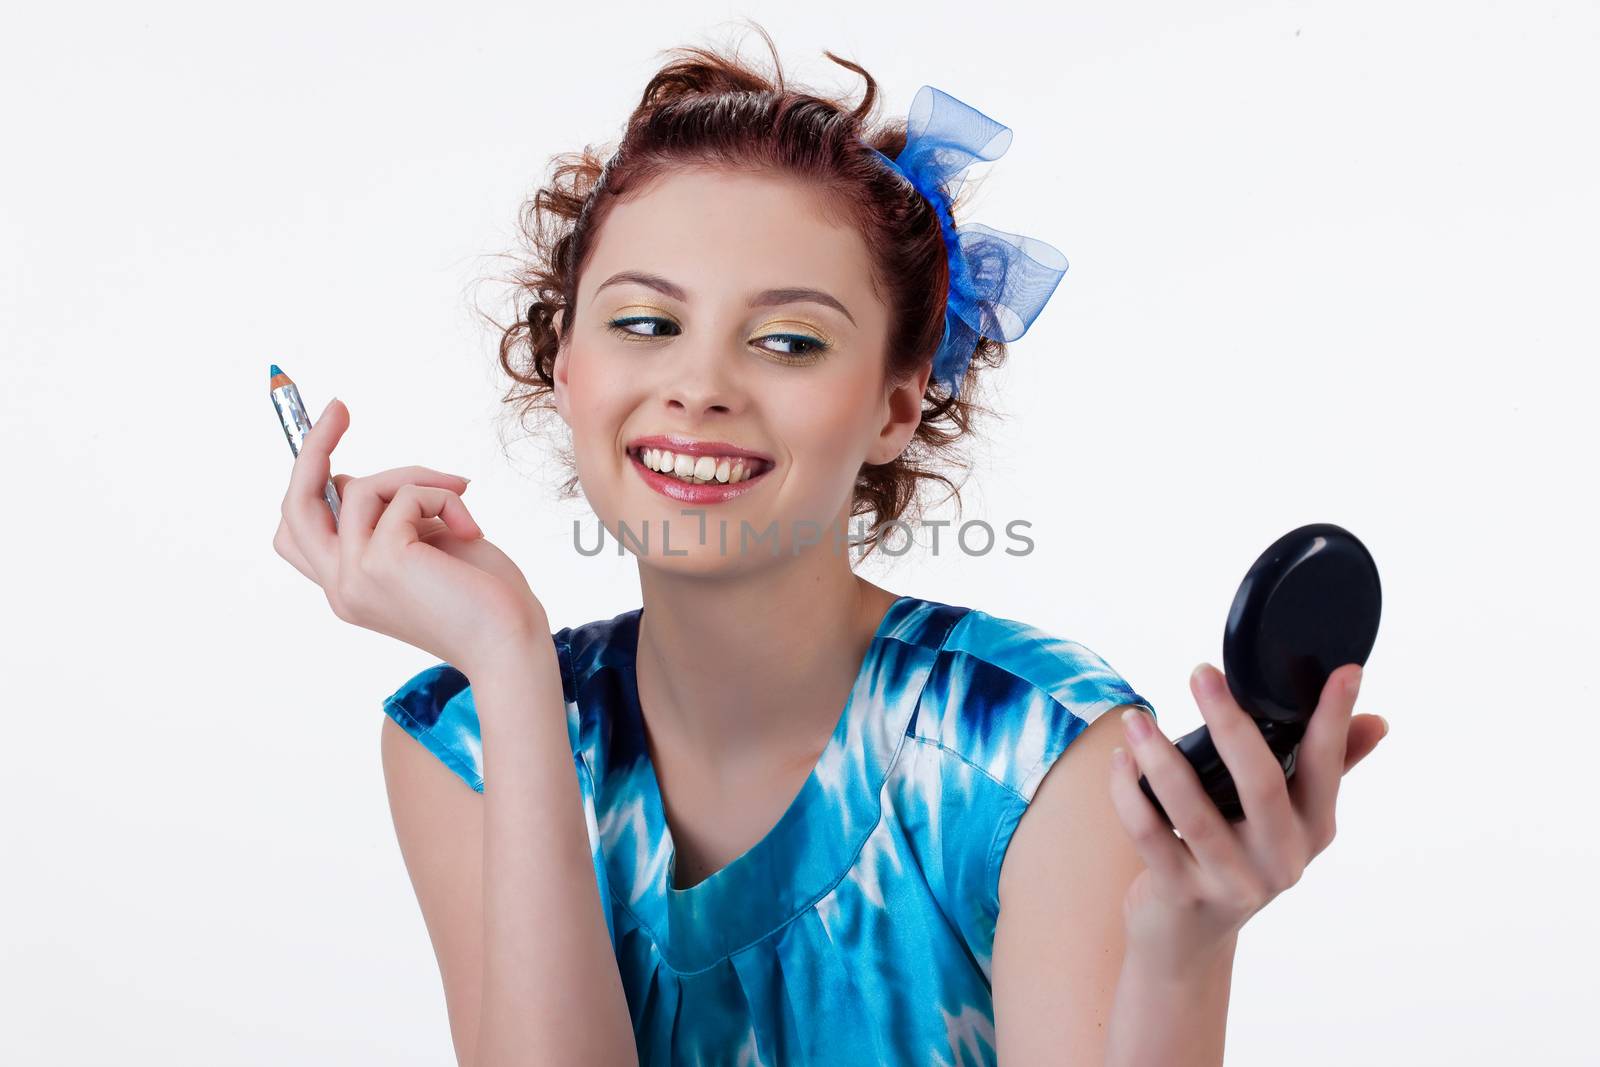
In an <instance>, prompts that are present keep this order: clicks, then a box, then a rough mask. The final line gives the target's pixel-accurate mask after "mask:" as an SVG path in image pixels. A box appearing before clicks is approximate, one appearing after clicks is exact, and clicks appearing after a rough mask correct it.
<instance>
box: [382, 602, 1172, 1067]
mask: <svg viewBox="0 0 1600 1067" xmlns="http://www.w3.org/2000/svg"><path fill="white" fill-rule="evenodd" d="M642 611H643V609H634V610H633V611H629V612H626V613H624V614H621V615H618V616H616V617H615V618H612V619H609V620H602V621H597V622H592V623H589V624H587V625H584V626H578V627H575V628H574V627H568V628H565V629H562V630H560V631H558V632H557V633H555V634H554V635H553V637H554V640H555V643H556V648H557V652H558V655H559V659H560V663H561V675H562V677H561V682H562V688H563V690H564V694H565V698H566V709H567V727H568V734H569V737H570V739H571V742H572V747H573V753H574V762H575V766H576V769H577V777H578V783H579V792H580V794H581V797H582V803H583V805H584V808H585V815H586V817H587V821H588V827H589V840H590V844H591V846H592V848H593V855H594V869H595V877H596V878H597V880H598V881H599V885H600V899H601V900H602V901H604V902H605V905H606V923H607V927H608V929H609V930H610V933H611V939H612V945H613V947H614V949H615V951H616V958H617V966H618V968H619V970H620V972H621V975H622V982H623V986H624V988H625V989H626V991H627V997H628V1005H629V1008H630V1010H631V1013H632V1016H633V1027H634V1034H635V1038H636V1041H637V1044H638V1048H639V1058H640V1062H641V1064H646V1065H649V1064H669V1063H670V1064H743V1065H754V1064H767V1065H777V1064H827V1065H829V1067H848V1065H854V1064H871V1065H873V1067H878V1065H881V1064H993V1063H994V1062H995V1052H994V1038H995V1034H994V1008H993V1000H992V997H991V994H990V953H991V949H992V948H993V944H994V930H995V920H996V917H997V916H998V913H999V901H998V896H997V894H998V888H999V876H1000V864H1001V860H1002V858H1003V857H1004V855H1005V851H1006V846H1007V844H1008V842H1009V841H1010V839H1011V835H1012V833H1013V831H1014V830H1015V829H1016V826H1017V822H1018V820H1019V819H1020V818H1021V816H1022V813H1023V811H1024V810H1025V809H1026V808H1027V806H1028V803H1029V801H1030V800H1031V799H1032V798H1033V795H1034V791H1035V790H1036V789H1037V788H1038V785H1039V782H1040V780H1041V779H1042V778H1043V777H1044V774H1045V772H1046V771H1047V770H1048V769H1049V768H1050V766H1051V764H1052V763H1053V762H1054V761H1055V759H1056V758H1057V757H1058V756H1060V755H1061V753H1062V751H1063V750H1064V749H1065V748H1066V747H1067V745H1069V744H1070V743H1071V742H1072V740H1073V738H1075V737H1076V736H1077V735H1078V734H1079V733H1080V732H1082V730H1083V729H1084V727H1085V726H1086V725H1087V724H1088V723H1090V722H1092V721H1093V720H1094V719H1095V718H1097V717H1098V716H1100V715H1102V714H1104V713H1105V712H1106V711H1107V710H1109V709H1110V708H1113V707H1115V706H1117V705H1119V704H1142V705H1144V706H1145V707H1147V708H1151V710H1152V712H1153V711H1154V709H1153V708H1152V707H1151V705H1150V702H1149V701H1147V700H1145V699H1144V698H1143V697H1141V696H1140V695H1139V694H1138V693H1136V692H1134V691H1133V690H1132V689H1131V688H1130V687H1129V686H1128V683H1127V682H1125V681H1124V680H1123V679H1122V678H1121V677H1120V676H1119V675H1118V674H1117V673H1116V672H1115V671H1113V670H1112V669H1111V668H1110V667H1109V666H1108V665H1107V664H1106V662H1105V661H1104V660H1102V659H1101V658H1100V657H1099V656H1097V655H1096V654H1095V653H1094V652H1092V651H1090V650H1089V649H1088V648H1086V647H1085V646H1083V645H1081V644H1077V643H1076V642H1072V641H1065V640H1061V639H1058V638H1055V637H1052V636H1050V635H1048V634H1046V633H1044V632H1041V631H1040V630H1038V629H1035V628H1033V627H1031V626H1028V625H1026V624H1024V623H1020V622H1015V621H1012V620H1009V619H1003V618H998V617H996V616H993V615H989V614H986V613H985V612H982V611H978V610H976V609H971V608H964V607H955V606H952V605H949V604H941V603H937V602H934V601H929V600H923V599H919V598H917V597H911V596H902V597H900V598H899V599H898V600H896V601H895V602H894V603H893V605H892V606H891V607H890V608H889V610H888V612H887V613H886V614H885V616H884V618H883V621H882V622H881V623H880V625H879V627H878V630H877V632H876V634H875V635H874V637H873V640H872V644H871V646H870V648H869V650H868V652H867V654H866V657H865V659H864V661H863V663H862V666H861V670H860V673H859V675H858V676H857V679H856V682H855V686H854V689H853V690H852V692H851V694H850V697H849V699H848V701H847V702H846V705H845V708H844V711H843V714H842V715H841V717H840V719H839V722H838V725H837V727H836V729H835V730H834V732H833V736H832V738H831V740H830V741H829V742H828V745H827V747H826V749H825V750H824V751H823V753H822V755H821V757H820V758H819V759H818V761H817V764H816V767H815V769H814V770H813V771H812V773H811V775H810V777H809V778H807V780H806V782H805V784H804V786H802V787H801V789H800V792H799V793H798V795H797V796H796V797H795V799H794V801H793V802H792V804H791V805H790V807H789V808H788V810H787V811H786V812H785V813H784V815H783V817H782V818H781V819H779V821H778V823H777V825H776V826H774V827H773V828H772V829H771V831H769V832H768V833H767V835H766V836H765V837H763V838H762V839H761V840H760V841H758V842H757V843H756V844H755V845H754V846H752V847H751V848H750V849H749V850H748V851H747V852H745V853H744V854H743V855H741V856H739V857H738V858H737V859H735V860H734V861H733V862H732V863H730V864H729V865H728V866H726V867H724V868H723V869H722V870H720V871H718V872H716V873H715V874H713V875H711V876H710V877H709V878H707V879H705V880H704V881H702V882H700V883H699V884H698V885H694V886H691V887H689V888H687V889H677V888H674V887H673V849H672V839H671V836H670V835H669V833H668V830H667V825H666V821H665V819H664V817H663V814H662V802H661V794H660V792H659V790H658V786H657V782H656V777H655V772H654V771H653V770H652V768H651V765H650V758H649V755H648V754H647V751H646V748H645V734H644V725H643V719H642V718H641V715H640V710H639V698H638V691H637V688H636V685H635V679H634V650H635V647H636V642H637V639H638V631H639V619H640V616H641V614H642ZM384 710H385V712H387V714H388V715H390V716H391V717H392V718H393V719H394V720H395V721H396V722H397V723H399V724H400V725H401V726H402V727H404V728H405V729H406V730H407V731H408V732H409V733H411V734H412V735H413V736H415V737H416V738H417V739H418V740H419V741H421V742H422V744H423V745H425V746H426V747H427V748H428V749H429V750H430V751H431V752H433V753H434V754H435V755H436V756H438V758H439V759H440V760H442V761H443V762H444V763H445V764H446V765H447V766H449V767H450V769H451V770H453V771H454V772H455V773H456V774H458V775H460V776H461V778H463V779H464V780H465V781H466V782H467V784H469V785H470V786H472V788H473V789H476V790H479V791H482V789H483V787H484V783H483V774H482V759H481V755H482V747H481V744H480V737H479V733H478V716H477V711H476V709H475V708H474V706H473V702H472V691H471V689H470V688H469V686H468V683H467V679H466V677H465V676H464V675H462V674H461V672H460V671H458V670H456V669H455V668H454V667H452V666H450V665H449V664H447V663H440V664H437V665H436V666H433V667H430V668H428V669H427V670H424V671H422V672H421V673H420V674H417V675H416V676H414V677H413V678H411V679H410V680H409V681H407V682H406V683H405V684H404V685H403V686H401V688H400V689H399V690H398V691H396V692H395V693H394V694H393V695H392V696H390V697H389V698H387V699H386V700H385V702H384ZM550 918H551V921H552V922H560V921H561V918H560V917H559V916H551V917H550ZM1067 1051H1068V1050H1063V1054H1066V1053H1067Z"/></svg>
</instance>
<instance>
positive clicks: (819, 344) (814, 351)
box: [757, 333, 828, 359]
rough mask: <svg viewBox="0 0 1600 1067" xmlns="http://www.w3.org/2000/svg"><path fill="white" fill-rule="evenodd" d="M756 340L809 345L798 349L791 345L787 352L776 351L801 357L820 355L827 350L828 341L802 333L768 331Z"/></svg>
mask: <svg viewBox="0 0 1600 1067" xmlns="http://www.w3.org/2000/svg"><path fill="white" fill-rule="evenodd" d="M757 340H760V341H782V342H783V343H785V344H788V345H790V346H793V345H796V344H799V345H805V346H809V347H805V348H802V349H798V350H797V349H795V348H793V347H791V348H790V350H789V351H787V352H778V353H777V354H778V355H782V356H796V357H799V358H802V359H803V358H806V357H810V356H817V355H821V354H822V353H823V352H826V351H827V350H828V343H827V342H826V341H819V340H817V338H815V337H809V336H807V335H806V334H803V333H769V334H766V335H764V336H762V337H759V338H757ZM767 351H769V352H771V351H773V350H772V349H770V348H769V349H767Z"/></svg>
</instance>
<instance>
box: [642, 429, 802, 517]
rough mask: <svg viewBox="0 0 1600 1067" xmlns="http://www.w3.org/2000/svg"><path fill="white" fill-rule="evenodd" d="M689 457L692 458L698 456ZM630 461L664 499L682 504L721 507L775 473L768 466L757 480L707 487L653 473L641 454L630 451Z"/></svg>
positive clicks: (718, 453) (722, 453)
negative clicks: (717, 505)
mask: <svg viewBox="0 0 1600 1067" xmlns="http://www.w3.org/2000/svg"><path fill="white" fill-rule="evenodd" d="M641 440H644V441H647V442H648V441H655V440H666V439H665V438H642V439H641ZM641 447H642V446H641ZM649 447H650V448H657V447H659V448H671V447H672V446H671V445H668V444H662V445H654V444H651V445H649ZM684 451H685V452H688V449H687V448H685V449H684ZM690 454H691V455H693V454H695V453H690ZM700 454H702V455H713V454H714V455H719V456H725V455H729V453H727V452H715V453H700ZM732 454H733V455H741V456H747V455H749V453H748V452H743V451H736V452H734V453H732ZM756 458H760V457H756ZM628 460H629V462H631V463H632V464H633V469H634V470H636V471H638V472H639V477H641V478H643V479H644V482H645V484H646V485H648V486H649V487H650V488H652V489H654V490H655V491H656V492H658V493H660V494H661V495H662V496H664V497H668V498H670V499H672V500H676V501H678V502H679V503H681V504H720V503H722V502H724V501H727V500H732V499H733V498H734V497H736V496H742V495H744V494H745V493H747V492H749V491H750V490H751V489H754V488H755V487H756V486H758V485H760V484H761V479H763V478H765V477H766V476H767V473H768V472H769V471H771V470H772V468H771V467H770V466H769V467H768V468H767V469H766V470H764V471H762V472H761V473H760V474H757V475H755V476H754V477H750V478H746V479H744V480H743V481H740V482H732V483H729V482H706V483H705V484H704V485H692V484H690V483H689V482H684V481H679V480H678V479H677V478H669V477H667V476H666V475H665V474H662V473H661V472H660V471H653V470H651V469H650V468H649V467H646V466H645V465H644V461H643V460H641V459H640V458H639V454H638V453H637V452H635V451H633V450H631V449H630V450H629V452H628Z"/></svg>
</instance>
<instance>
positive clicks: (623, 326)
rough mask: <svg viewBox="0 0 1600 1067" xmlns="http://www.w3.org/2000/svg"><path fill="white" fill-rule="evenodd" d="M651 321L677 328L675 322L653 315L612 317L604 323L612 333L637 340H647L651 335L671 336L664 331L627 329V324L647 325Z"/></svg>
mask: <svg viewBox="0 0 1600 1067" xmlns="http://www.w3.org/2000/svg"><path fill="white" fill-rule="evenodd" d="M651 323H657V324H660V325H662V326H671V327H672V328H673V329H674V330H676V329H677V328H678V327H677V324H676V323H674V322H672V321H671V320H670V319H662V318H657V317H655V316H653V315H630V316H628V317H627V318H625V319H612V320H611V321H610V322H608V323H606V326H607V327H608V328H609V329H610V330H611V332H612V333H620V334H623V335H624V336H627V337H630V338H635V339H638V340H649V339H650V338H652V337H671V336H672V335H671V334H664V333H639V332H638V331H636V330H630V329H628V327H629V326H639V325H648V324H651Z"/></svg>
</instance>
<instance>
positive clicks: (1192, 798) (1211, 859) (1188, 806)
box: [1123, 707, 1246, 872]
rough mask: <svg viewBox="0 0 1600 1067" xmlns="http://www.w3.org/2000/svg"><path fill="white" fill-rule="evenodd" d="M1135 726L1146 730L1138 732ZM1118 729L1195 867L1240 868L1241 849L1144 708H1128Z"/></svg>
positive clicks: (1190, 769)
mask: <svg viewBox="0 0 1600 1067" xmlns="http://www.w3.org/2000/svg"><path fill="white" fill-rule="evenodd" d="M1140 723H1143V724H1144V726H1145V727H1147V728H1148V729H1143V730H1141V729H1140V726H1139V724H1140ZM1123 730H1124V732H1125V733H1126V734H1127V736H1128V747H1129V748H1130V750H1132V752H1133V755H1134V758H1135V759H1137V760H1138V762H1139V766H1140V768H1142V769H1143V771H1144V775H1145V777H1146V778H1148V779H1149V780H1150V788H1151V789H1152V790H1153V791H1154V792H1155V794H1156V799H1157V800H1159V801H1161V807H1162V809H1163V810H1165V811H1166V813H1167V817H1168V818H1170V819H1171V820H1172V826H1173V829H1175V830H1177V831H1178V833H1179V834H1181V835H1182V836H1183V841H1184V844H1186V845H1187V846H1188V847H1189V851H1190V852H1192V853H1194V857H1195V859H1196V860H1198V861H1199V862H1200V865H1201V866H1203V867H1214V868H1216V869H1217V870H1218V871H1219V872H1220V871H1228V870H1236V869H1238V868H1239V867H1242V866H1244V865H1245V864H1246V858H1245V855H1244V846H1243V845H1242V844H1241V843H1240V841H1239V838H1238V836H1237V835H1236V834H1235V833H1234V830H1233V827H1232V826H1230V825H1228V821H1227V820H1226V819H1224V818H1223V817H1222V812H1220V811H1218V810H1217V805H1216V803H1215V802H1214V801H1213V800H1212V799H1211V797H1210V796H1208V795H1207V794H1206V791H1205V788H1204V787H1203V786H1202V785H1201V784H1200V778H1199V776H1198V775H1196V774H1195V773H1194V768H1193V767H1192V766H1190V764H1189V761H1188V760H1187V759H1185V758H1184V757H1183V754H1182V753H1180V752H1179V751H1178V750H1177V749H1176V748H1174V747H1173V744H1172V742H1171V741H1169V740H1167V737H1166V735H1165V734H1163V733H1162V732H1161V728H1160V727H1159V726H1157V725H1156V721H1155V718H1154V717H1153V716H1151V714H1150V713H1149V712H1148V711H1145V710H1144V709H1143V708H1137V707H1133V708H1129V709H1128V710H1127V712H1125V713H1124V715H1123ZM1140 735H1142V736H1140ZM1140 795H1141V796H1142V795H1143V791H1142V790H1141V792H1140ZM1146 803H1148V800H1147V801H1146Z"/></svg>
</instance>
